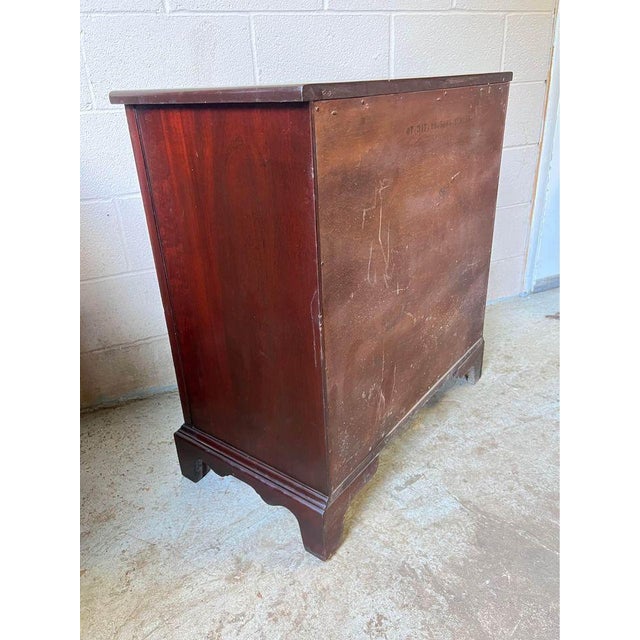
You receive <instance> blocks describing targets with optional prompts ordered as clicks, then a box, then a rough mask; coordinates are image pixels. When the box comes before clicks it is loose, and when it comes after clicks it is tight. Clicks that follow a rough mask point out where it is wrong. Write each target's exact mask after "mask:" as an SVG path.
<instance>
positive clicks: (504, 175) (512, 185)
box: [498, 145, 539, 207]
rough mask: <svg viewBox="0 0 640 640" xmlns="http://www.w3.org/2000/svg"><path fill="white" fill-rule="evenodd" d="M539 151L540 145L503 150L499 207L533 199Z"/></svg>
mask: <svg viewBox="0 0 640 640" xmlns="http://www.w3.org/2000/svg"><path fill="white" fill-rule="evenodd" d="M538 152H539V147H538V145H532V146H530V147H517V148H514V149H504V150H503V151H502V164H501V166H500V183H499V184H498V207H509V206H511V205H514V204H524V203H527V202H531V201H532V199H533V186H534V180H535V177H536V168H537V164H538Z"/></svg>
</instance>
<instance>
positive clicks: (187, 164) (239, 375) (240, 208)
mask: <svg viewBox="0 0 640 640" xmlns="http://www.w3.org/2000/svg"><path fill="white" fill-rule="evenodd" d="M136 117H137V126H138V130H139V134H140V139H141V144H142V151H143V154H144V157H145V162H146V169H147V180H148V185H149V189H150V195H151V198H150V199H151V206H152V209H153V220H154V225H155V228H151V229H150V232H151V233H157V235H158V239H159V246H160V250H161V253H162V262H163V266H164V270H165V273H166V279H167V287H166V292H165V295H164V298H165V299H164V300H163V302H164V304H165V307H166V306H167V305H170V306H171V310H172V315H173V318H174V319H175V332H176V335H175V336H174V344H176V345H177V346H178V349H179V352H180V354H179V355H180V360H181V363H182V369H183V371H184V388H185V393H186V396H187V397H186V405H187V407H188V409H189V413H190V416H191V423H192V424H193V426H195V427H197V428H198V429H200V430H202V431H204V432H206V433H209V434H212V435H214V436H216V437H217V438H219V439H221V440H223V441H225V442H227V443H229V444H231V445H233V446H235V447H237V448H238V449H240V450H242V451H243V452H246V453H248V454H249V455H251V456H254V457H255V458H258V459H259V460H262V461H263V462H266V463H267V464H269V465H271V466H273V467H275V468H276V469H278V470H280V471H282V472H284V473H287V474H289V475H292V476H294V477H295V478H298V479H299V480H301V481H302V482H304V483H306V484H308V485H309V486H311V487H313V488H316V489H319V490H326V489H327V478H326V471H325V470H324V469H325V467H326V450H325V435H324V422H323V405H322V401H323V398H322V376H321V357H320V334H319V324H318V323H319V320H318V316H319V299H318V265H317V246H316V223H315V213H314V184H313V170H312V159H313V153H312V142H311V127H310V121H309V108H308V105H306V104H299V105H190V106H165V107H138V108H137V109H136ZM174 356H175V354H174ZM184 401H185V399H184V398H183V402H184Z"/></svg>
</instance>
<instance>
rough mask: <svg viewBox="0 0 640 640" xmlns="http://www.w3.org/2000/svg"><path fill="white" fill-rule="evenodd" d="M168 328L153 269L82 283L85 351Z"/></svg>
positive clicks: (82, 326)
mask: <svg viewBox="0 0 640 640" xmlns="http://www.w3.org/2000/svg"><path fill="white" fill-rule="evenodd" d="M166 332H167V327H166V324H165V320H164V312H163V309H162V303H161V301H160V290H159V288H158V282H157V280H156V274H155V273H154V272H147V273H137V274H133V275H122V276H117V277H114V278H108V279H106V280H90V281H88V282H83V283H81V285H80V342H81V351H82V352H85V351H92V350H94V349H105V348H107V347H112V346H115V345H121V344H128V343H130V342H135V341H137V340H144V339H146V338H149V337H152V336H159V335H163V334H165V333H166Z"/></svg>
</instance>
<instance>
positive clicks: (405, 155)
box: [112, 73, 511, 559]
mask: <svg viewBox="0 0 640 640" xmlns="http://www.w3.org/2000/svg"><path fill="white" fill-rule="evenodd" d="M510 79H511V74H510V73H498V74H481V75H474V76H451V77H447V78H412V79H403V80H393V81H371V82H356V83H333V84H321V85H296V86H293V87H249V88H243V89H198V90H176V91H157V92H118V93H114V94H112V101H113V102H119V103H126V104H127V117H128V121H129V128H130V131H131V138H132V142H133V147H134V154H135V158H136V165H137V168H138V177H139V179H140V184H141V188H142V195H143V200H144V206H145V211H146V214H147V222H148V226H149V232H150V236H151V241H152V247H153V252H154V258H155V264H156V270H157V272H158V279H159V282H160V290H161V293H162V300H163V304H164V308H165V316H166V319H167V327H168V330H169V336H170V339H171V348H172V352H173V357H174V364H175V368H176V374H177V378H178V385H179V390H180V398H181V401H182V407H183V412H184V419H185V424H184V425H183V426H182V427H181V428H180V429H179V430H178V431H177V432H176V434H175V440H176V447H177V451H178V457H179V461H180V467H181V469H182V473H183V474H184V476H185V477H187V478H189V479H191V480H193V481H194V482H197V481H198V480H199V479H201V478H202V477H203V476H204V475H205V474H206V473H207V471H208V470H209V469H213V470H214V471H215V472H216V473H218V474H220V475H227V474H233V475H234V476H236V477H238V478H240V479H241V480H243V481H244V482H247V483H248V484H250V485H251V486H252V487H254V489H255V490H256V491H257V492H258V493H259V494H260V495H261V496H262V497H263V499H264V500H265V501H266V502H268V503H269V504H277V505H282V506H285V507H286V508H288V509H290V510H291V511H292V512H293V513H294V515H295V516H296V518H297V519H298V522H299V524H300V529H301V532H302V538H303V542H304V545H305V548H306V549H307V550H308V551H310V552H311V553H313V554H315V555H317V556H318V557H320V558H322V559H326V558H328V557H329V556H331V555H332V554H333V553H334V551H335V550H336V549H337V548H338V546H339V544H340V540H341V535H342V529H343V520H344V515H345V512H346V510H347V507H348V505H349V503H350V501H351V498H352V497H353V496H354V495H355V493H356V492H357V491H358V490H359V489H360V488H361V487H362V486H363V485H364V484H365V483H366V482H367V481H368V480H369V478H370V477H371V476H372V475H373V473H374V472H375V470H376V468H377V456H378V454H379V452H380V450H381V449H382V447H383V446H384V444H385V443H386V442H387V440H388V439H389V437H390V436H391V435H392V434H393V433H397V432H398V431H399V428H400V427H401V426H402V425H403V424H406V423H407V421H408V419H409V417H410V416H411V414H412V412H413V411H415V410H416V409H418V408H419V407H420V406H422V405H423V404H424V403H425V402H427V401H428V400H429V398H431V397H432V396H433V395H434V394H435V393H436V392H437V391H438V390H439V389H442V388H443V387H444V386H445V385H447V384H448V383H449V381H450V380H452V379H453V378H455V377H466V378H467V379H470V380H471V381H473V382H475V381H476V380H477V379H478V378H479V377H480V374H481V371H482V354H483V346H484V341H483V338H482V326H483V319H484V305H485V301H486V287H487V277H488V269H489V257H490V247H491V238H492V231H493V216H494V210H495V201H496V192H497V184H498V172H499V165H500V153H501V144H502V135H503V128H504V116H505V111H506V103H507V93H508V84H507V83H508V81H509V80H510ZM178 103H179V104H178Z"/></svg>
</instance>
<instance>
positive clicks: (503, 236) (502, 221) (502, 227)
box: [491, 204, 531, 261]
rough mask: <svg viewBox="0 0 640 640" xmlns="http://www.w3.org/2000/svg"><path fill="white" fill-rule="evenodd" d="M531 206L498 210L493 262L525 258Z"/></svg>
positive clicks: (523, 205) (521, 205) (520, 205)
mask: <svg viewBox="0 0 640 640" xmlns="http://www.w3.org/2000/svg"><path fill="white" fill-rule="evenodd" d="M530 214H531V204H519V205H516V206H515V207H502V208H500V209H497V210H496V223H495V226H494V228H493V247H492V249H491V260H493V261H496V260H505V259H507V258H515V257H517V256H523V255H524V254H525V252H526V250H527V241H528V238H529V220H530Z"/></svg>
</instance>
